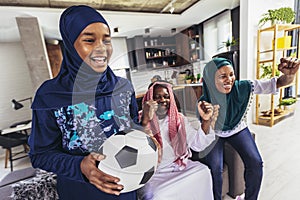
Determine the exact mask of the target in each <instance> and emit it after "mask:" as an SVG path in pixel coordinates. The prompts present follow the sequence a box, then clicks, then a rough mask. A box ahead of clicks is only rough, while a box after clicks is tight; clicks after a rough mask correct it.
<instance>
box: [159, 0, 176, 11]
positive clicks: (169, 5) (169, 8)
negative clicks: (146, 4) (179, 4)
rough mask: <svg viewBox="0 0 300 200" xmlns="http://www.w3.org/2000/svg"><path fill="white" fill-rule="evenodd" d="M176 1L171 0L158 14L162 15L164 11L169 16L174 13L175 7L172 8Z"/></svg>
mask: <svg viewBox="0 0 300 200" xmlns="http://www.w3.org/2000/svg"><path fill="white" fill-rule="evenodd" d="M175 2H176V0H171V1H170V3H168V4H167V5H166V6H165V7H164V8H163V9H162V10H161V11H160V12H161V13H163V12H165V11H167V10H168V11H169V12H170V13H171V14H173V12H174V11H175V7H174V6H173V3H175Z"/></svg>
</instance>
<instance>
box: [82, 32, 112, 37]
mask: <svg viewBox="0 0 300 200" xmlns="http://www.w3.org/2000/svg"><path fill="white" fill-rule="evenodd" d="M82 34H83V35H85V36H93V35H94V33H91V32H83V33H82ZM104 37H105V38H107V37H110V34H105V35H104Z"/></svg>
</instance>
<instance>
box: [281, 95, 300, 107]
mask: <svg viewBox="0 0 300 200" xmlns="http://www.w3.org/2000/svg"><path fill="white" fill-rule="evenodd" d="M296 101H297V99H296V98H293V97H291V98H286V99H281V100H279V104H278V106H283V109H284V110H291V109H294V107H293V106H292V105H295V103H296Z"/></svg>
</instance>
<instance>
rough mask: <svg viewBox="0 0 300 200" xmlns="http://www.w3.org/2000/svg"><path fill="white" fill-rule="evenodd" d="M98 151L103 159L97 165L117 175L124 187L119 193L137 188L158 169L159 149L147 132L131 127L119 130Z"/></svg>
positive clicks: (108, 172)
mask: <svg viewBox="0 0 300 200" xmlns="http://www.w3.org/2000/svg"><path fill="white" fill-rule="evenodd" d="M100 153H101V154H103V155H105V156H106V158H105V159H104V160H102V161H101V162H100V163H99V165H98V168H99V169H100V170H101V171H103V172H105V173H107V174H110V175H112V176H116V177H118V178H120V182H119V184H122V185H123V186H124V189H123V190H122V191H121V193H124V192H130V191H133V190H136V189H138V188H140V187H142V186H143V185H145V184H146V183H147V182H148V181H149V180H150V178H151V177H152V175H153V174H154V172H155V170H156V168H157V162H158V149H157V147H156V145H155V143H154V142H153V140H152V139H151V137H150V136H148V135H147V134H146V133H144V132H143V131H140V130H136V129H131V130H128V131H121V132H118V133H116V134H114V135H112V136H111V137H109V138H107V140H106V141H105V142H104V143H103V144H102V146H101V148H100Z"/></svg>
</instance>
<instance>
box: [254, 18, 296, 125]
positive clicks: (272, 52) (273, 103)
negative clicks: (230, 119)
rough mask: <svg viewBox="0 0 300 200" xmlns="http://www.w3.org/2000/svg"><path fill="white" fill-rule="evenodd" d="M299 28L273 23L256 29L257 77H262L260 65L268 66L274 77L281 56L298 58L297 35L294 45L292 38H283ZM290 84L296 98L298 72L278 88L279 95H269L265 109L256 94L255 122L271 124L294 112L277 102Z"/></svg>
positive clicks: (291, 34) (293, 25) (292, 25)
mask: <svg viewBox="0 0 300 200" xmlns="http://www.w3.org/2000/svg"><path fill="white" fill-rule="evenodd" d="M299 28H300V25H298V24H275V25H273V26H271V27H267V28H263V29H259V30H258V34H257V63H256V78H257V79H260V78H262V77H261V74H262V65H263V66H269V67H270V69H271V71H272V73H271V77H274V76H275V75H276V69H277V66H278V64H279V59H280V58H281V57H290V56H296V57H298V58H299V47H300V46H299V39H300V38H299V36H298V42H297V44H296V45H295V46H291V41H292V40H286V39H285V37H286V36H289V37H293V35H294V33H295V31H297V30H298V29H299ZM294 37H295V36H294ZM287 41H288V42H287ZM266 42H269V45H267V44H266ZM267 47H269V48H267ZM291 86H292V87H294V89H295V90H294V92H293V94H292V96H293V97H295V98H296V97H297V91H298V73H297V74H296V77H295V80H294V82H293V83H292V84H290V85H288V86H285V87H281V88H279V95H276V94H270V95H269V97H270V102H269V108H268V109H267V110H266V109H265V108H261V104H262V103H263V102H262V100H261V98H260V96H261V95H256V124H261V125H267V126H273V125H274V124H275V123H277V122H279V121H281V120H283V119H285V118H286V117H288V116H290V115H292V114H293V113H294V110H293V109H284V108H281V107H279V106H278V102H277V101H280V100H282V99H283V98H284V96H283V92H284V90H285V88H287V87H291Z"/></svg>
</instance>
